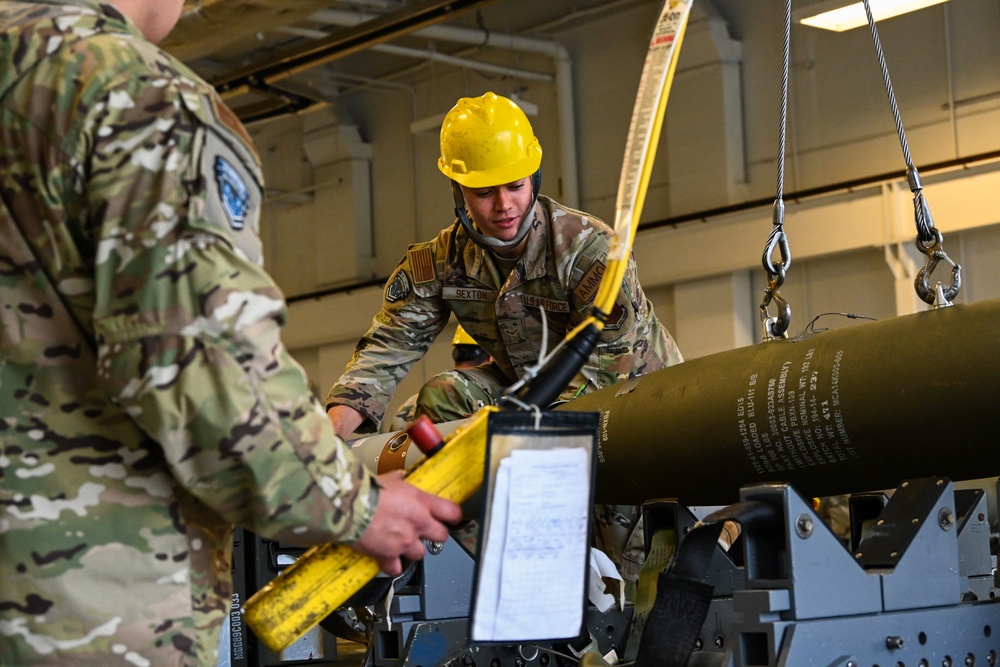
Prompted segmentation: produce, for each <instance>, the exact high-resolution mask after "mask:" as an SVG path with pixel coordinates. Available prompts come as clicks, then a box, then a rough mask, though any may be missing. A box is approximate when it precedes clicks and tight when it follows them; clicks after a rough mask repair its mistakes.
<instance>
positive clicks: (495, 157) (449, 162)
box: [438, 93, 542, 188]
mask: <svg viewBox="0 0 1000 667" xmlns="http://www.w3.org/2000/svg"><path fill="white" fill-rule="evenodd" d="M541 163H542V146H541V144H539V143H538V139H536V138H535V134H534V132H532V130H531V123H529V122H528V117H527V116H525V115H524V112H523V111H521V108H520V107H519V106H517V105H516V104H514V103H513V102H512V101H510V100H509V99H507V98H506V97H502V96H500V95H497V94H495V93H486V94H485V95H483V96H482V97H463V98H462V99H460V100H459V101H458V103H457V104H456V105H455V106H454V107H453V108H452V110H451V111H449V112H448V115H447V116H445V119H444V122H443V123H442V124H441V157H440V158H438V169H440V170H441V173H443V174H444V175H445V176H447V177H448V178H450V179H452V180H453V181H456V182H457V183H459V184H461V185H464V186H466V187H469V188H488V187H493V186H495V185H503V184H504V183H512V182H514V181H517V180H520V179H522V178H524V177H525V176H530V175H531V174H533V173H535V172H536V171H538V167H539V166H540V165H541Z"/></svg>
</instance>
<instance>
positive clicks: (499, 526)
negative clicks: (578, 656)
mask: <svg viewBox="0 0 1000 667" xmlns="http://www.w3.org/2000/svg"><path fill="white" fill-rule="evenodd" d="M588 461H589V459H588V454H587V452H586V451H585V450H583V449H580V448H559V449H546V450H536V449H517V450H514V451H512V452H511V454H510V456H509V457H507V458H506V459H504V460H502V461H501V462H500V467H499V468H498V471H497V475H496V482H495V491H494V494H493V500H492V504H491V517H490V526H489V532H488V534H487V537H486V545H485V550H484V554H483V562H482V563H481V565H480V579H479V589H478V595H477V602H476V613H475V622H474V626H473V639H474V640H480V641H507V640H522V639H546V638H563V637H575V636H576V635H577V634H578V633H579V632H580V628H581V626H582V623H583V600H584V589H583V585H584V579H585V576H584V573H585V568H586V566H587V549H588V544H587V528H588V526H587V522H588V520H589V511H590V508H589V504H590V473H589V470H588ZM504 470H507V472H504ZM508 476H509V477H508ZM501 487H503V488H501ZM502 493H505V494H506V495H502ZM504 507H505V509H504ZM501 513H505V514H506V521H503V520H502V519H501ZM484 593H485V595H484ZM494 600H495V609H496V611H495V613H494V614H490V613H489V609H491V608H493V605H494ZM490 616H492V617H493V618H492V623H490ZM490 625H492V633H490V632H489V629H490V628H489V627H488V626H490ZM480 630H482V631H483V634H479V631H480Z"/></svg>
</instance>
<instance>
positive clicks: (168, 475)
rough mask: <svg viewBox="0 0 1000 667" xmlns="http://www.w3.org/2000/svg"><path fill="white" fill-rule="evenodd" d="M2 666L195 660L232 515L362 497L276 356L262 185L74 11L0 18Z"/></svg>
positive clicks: (288, 526)
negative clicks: (261, 233)
mask: <svg viewBox="0 0 1000 667" xmlns="http://www.w3.org/2000/svg"><path fill="white" fill-rule="evenodd" d="M0 26H2V29H0V326H2V328H0V582H2V584H0V664H3V665H25V664H46V665H68V664H72V665H102V666H104V665H116V664H120V665H126V664H130V665H167V664H169V665H215V664H216V663H217V660H218V655H217V643H218V636H219V628H220V626H221V623H222V620H223V619H224V618H225V617H226V615H227V614H229V613H230V600H231V582H230V576H231V575H230V572H231V546H232V542H231V540H232V537H231V534H232V526H233V522H239V523H241V524H243V525H245V526H247V527H249V528H250V529H252V530H253V531H255V532H257V533H260V534H262V535H265V536H269V537H273V538H279V539H281V540H284V541H288V542H293V543H300V544H310V543H319V542H326V541H351V540H355V539H357V538H358V537H359V536H360V535H361V533H362V531H363V530H364V528H365V527H366V526H367V524H368V521H369V520H370V518H371V514H372V512H373V511H374V505H375V502H376V501H377V495H376V494H377V489H376V488H375V485H374V483H373V480H372V478H371V476H370V475H369V474H368V473H366V472H365V471H364V469H363V467H362V465H361V464H360V463H359V462H358V461H357V460H356V459H355V457H353V456H352V455H351V453H350V451H349V450H348V449H347V448H346V447H345V446H344V444H343V443H342V442H341V441H340V440H339V439H338V438H336V437H335V436H334V434H333V432H332V429H331V426H330V423H329V420H328V419H327V417H326V416H325V415H324V413H323V411H322V408H321V406H320V405H319V402H318V401H317V400H316V399H315V398H314V397H313V396H312V394H311V393H310V391H309V387H308V383H307V380H306V377H305V375H304V374H303V372H302V370H301V368H300V367H299V366H298V365H297V364H296V363H295V362H294V361H293V360H292V359H291V357H289V356H288V354H287V352H286V351H285V349H284V347H283V346H282V345H281V342H280V338H279V332H280V328H281V325H282V323H283V321H284V317H285V303H284V299H283V297H282V295H281V293H280V292H279V290H278V288H277V287H276V286H275V284H274V283H273V281H272V280H271V278H270V277H269V276H268V275H267V274H266V273H265V272H264V271H263V269H262V268H261V267H260V261H261V251H260V245H259V240H258V238H257V223H258V217H259V209H260V203H261V196H262V189H261V180H260V167H259V164H258V161H257V157H256V155H255V153H254V152H253V149H252V148H251V147H250V146H249V143H248V142H249V137H247V135H246V133H245V130H243V128H242V126H240V125H239V123H238V121H236V119H235V118H234V117H233V116H232V114H231V112H229V111H228V110H227V109H226V108H225V107H224V106H223V105H222V103H221V101H220V100H219V98H218V97H217V96H216V94H215V93H214V91H213V90H212V88H211V87H210V86H208V84H206V83H204V82H203V81H201V80H200V79H199V78H198V77H197V76H196V75H195V74H194V73H192V72H190V71H189V70H188V69H187V68H186V67H184V66H183V65H182V64H181V63H179V62H178V61H176V60H175V59H173V58H172V57H170V56H168V55H167V54H165V53H163V52H161V51H159V50H158V49H157V48H156V47H154V46H152V45H151V44H149V43H148V42H147V41H145V40H144V39H143V38H142V36H141V34H140V33H139V31H138V30H137V28H136V27H135V25H134V24H132V23H131V22H129V21H128V20H127V19H125V18H124V17H123V16H122V15H121V14H120V13H119V12H118V11H117V10H116V9H115V8H114V7H113V6H112V5H110V4H107V3H98V2H96V1H95V0H61V1H59V2H53V1H49V2H18V1H12V0H5V1H4V2H2V3H0Z"/></svg>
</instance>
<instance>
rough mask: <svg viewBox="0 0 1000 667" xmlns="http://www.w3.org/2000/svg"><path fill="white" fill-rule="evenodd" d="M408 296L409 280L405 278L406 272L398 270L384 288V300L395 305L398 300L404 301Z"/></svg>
mask: <svg viewBox="0 0 1000 667" xmlns="http://www.w3.org/2000/svg"><path fill="white" fill-rule="evenodd" d="M409 294H410V279H409V278H407V277H406V271H404V270H403V269H399V270H398V271H396V274H395V275H394V276H393V277H392V280H390V281H389V284H388V285H386V287H385V300H386V301H388V302H389V303H395V302H396V301H399V300H400V299H405V298H406V297H407V296H408V295H409Z"/></svg>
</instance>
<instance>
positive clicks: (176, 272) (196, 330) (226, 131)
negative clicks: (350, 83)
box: [85, 75, 377, 544]
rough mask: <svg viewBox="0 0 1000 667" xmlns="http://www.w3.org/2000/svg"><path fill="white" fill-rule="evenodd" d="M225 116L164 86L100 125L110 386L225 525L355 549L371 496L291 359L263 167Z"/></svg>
mask: <svg viewBox="0 0 1000 667" xmlns="http://www.w3.org/2000/svg"><path fill="white" fill-rule="evenodd" d="M230 113H231V112H229V111H228V110H227V109H226V108H225V107H224V106H223V105H222V103H221V101H219V100H218V99H217V98H216V97H215V96H214V95H211V94H210V93H208V92H206V91H205V90H202V89H201V88H200V87H198V86H196V85H195V84H193V83H186V82H185V81H183V80H180V79H178V78H177V77H172V78H171V77H168V76H167V75H165V76H164V78H163V79H160V80H156V81H153V82H149V81H126V82H122V83H121V84H120V87H119V88H118V89H116V90H113V91H112V92H111V93H110V94H109V95H108V96H107V98H106V104H105V105H103V108H102V109H100V110H98V111H96V112H95V115H96V116H98V117H96V118H95V119H94V121H93V123H94V125H95V131H94V133H93V136H91V137H89V138H88V139H89V140H90V141H91V142H92V151H91V157H90V162H89V164H88V165H87V172H86V173H87V174H88V175H89V181H88V182H87V183H86V184H85V187H86V188H87V192H88V199H89V205H90V212H89V214H90V216H91V217H92V219H91V220H90V221H89V222H90V229H91V231H92V233H93V235H94V240H95V242H96V246H97V253H96V258H95V280H96V285H95V287H96V293H97V307H96V310H95V313H94V328H95V334H96V341H97V345H98V354H99V377H100V382H101V383H102V385H103V388H104V389H105V390H106V392H107V393H108V394H109V395H110V397H111V398H112V400H114V401H115V402H117V403H119V404H120V405H122V406H123V407H124V409H125V410H126V411H127V413H128V414H129V415H130V417H131V418H132V419H133V420H135V422H136V423H137V424H138V425H139V426H140V427H141V428H142V429H143V430H144V431H145V432H146V433H147V434H148V435H149V436H150V437H151V438H152V440H154V441H155V442H156V443H158V444H159V446H160V449H161V450H162V456H163V457H164V459H165V460H166V463H167V465H168V466H169V468H170V470H171V472H172V474H173V477H174V478H175V480H176V482H177V483H178V484H179V485H180V486H181V487H183V488H184V489H186V490H187V491H188V492H190V493H191V494H193V495H194V496H196V497H197V498H198V499H200V500H201V501H202V502H204V503H205V504H206V505H208V506H209V507H211V508H212V509H213V510H215V511H216V512H218V513H219V514H220V515H221V516H223V517H225V518H226V519H228V520H230V521H235V522H239V523H242V524H243V525H246V526H248V527H250V528H251V529H252V530H253V531H254V532H257V533H259V534H262V535H265V536H268V537H272V538H280V539H282V540H286V541H289V542H293V543H302V544H305V543H318V542H330V541H340V542H350V541H353V540H356V539H357V538H359V537H360V535H361V533H362V532H363V531H364V529H365V528H366V526H367V524H368V522H369V521H370V519H371V515H372V514H373V512H374V507H375V504H376V503H377V487H376V485H375V483H374V480H373V479H372V477H371V475H370V474H368V473H367V472H366V471H365V469H364V468H363V466H362V464H361V463H360V462H359V461H358V460H356V457H354V456H353V455H352V453H351V452H350V450H349V449H348V448H347V447H346V445H345V444H344V443H343V442H342V441H341V440H340V439H339V438H337V437H336V436H335V435H334V433H333V430H332V427H331V425H330V422H329V420H328V419H327V417H326V415H325V414H324V412H323V410H322V407H321V406H320V404H319V402H318V401H317V400H316V398H315V397H314V396H313V395H312V393H311V392H310V390H309V387H308V381H307V379H306V377H305V374H304V372H303V370H302V368H301V367H300V366H299V365H298V364H297V363H296V362H295V361H294V360H293V359H292V358H291V356H289V354H288V352H287V351H286V349H285V348H284V346H283V345H282V342H281V338H280V330H281V327H282V324H283V322H284V320H285V314H286V306H285V302H284V298H283V296H282V294H281V292H280V291H279V289H278V288H277V286H276V285H275V284H274V282H273V280H272V279H271V278H270V276H269V275H268V274H267V273H266V272H265V271H264V270H263V268H262V266H261V251H260V244H259V240H258V236H257V224H258V219H259V214H260V207H261V197H262V188H261V182H260V170H259V164H258V163H257V161H256V155H255V154H254V153H253V150H252V148H250V146H249V138H248V137H246V136H245V130H243V129H242V126H241V125H239V122H238V121H236V120H235V118H234V117H231V116H229V115H228V114H230ZM136 455H137V456H138V455H139V454H138V453H137V454H136Z"/></svg>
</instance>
